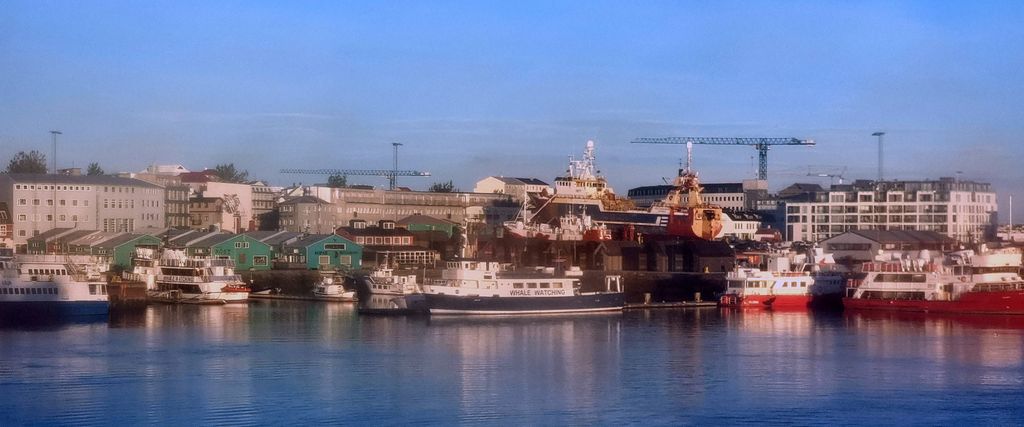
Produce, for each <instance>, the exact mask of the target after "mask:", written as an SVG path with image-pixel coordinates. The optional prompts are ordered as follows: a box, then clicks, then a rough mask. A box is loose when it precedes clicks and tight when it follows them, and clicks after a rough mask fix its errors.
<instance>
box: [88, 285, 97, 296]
mask: <svg viewBox="0 0 1024 427" xmlns="http://www.w3.org/2000/svg"><path fill="white" fill-rule="evenodd" d="M89 295H96V285H93V284H89Z"/></svg>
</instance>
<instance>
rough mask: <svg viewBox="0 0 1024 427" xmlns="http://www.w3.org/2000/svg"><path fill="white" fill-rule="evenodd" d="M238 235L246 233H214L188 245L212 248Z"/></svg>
mask: <svg viewBox="0 0 1024 427" xmlns="http://www.w3.org/2000/svg"><path fill="white" fill-rule="evenodd" d="M238 236H244V234H230V233H220V234H213V235H209V236H206V237H203V238H202V239H200V240H198V241H193V242H192V243H191V244H189V245H188V246H190V247H193V248H212V247H214V246H216V245H219V244H221V243H224V242H226V241H228V240H231V239H234V238H235V237H238ZM250 239H253V240H256V239H255V238H252V237H250ZM257 241H258V240H257ZM260 243H262V242H260ZM264 244H266V243H264Z"/></svg>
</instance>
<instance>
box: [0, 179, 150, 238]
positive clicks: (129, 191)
mask: <svg viewBox="0 0 1024 427" xmlns="http://www.w3.org/2000/svg"><path fill="white" fill-rule="evenodd" d="M0 202H5V203H7V206H8V207H9V209H10V211H11V218H12V219H13V227H14V237H13V239H14V244H15V245H18V246H20V245H24V244H25V243H27V240H28V238H29V237H32V236H35V235H38V234H40V233H42V232H44V231H46V230H50V229H52V228H83V229H92V230H101V231H115V232H132V231H135V230H138V229H143V228H147V227H152V228H162V227H164V215H165V213H164V189H163V188H162V187H160V186H158V185H155V184H151V183H148V182H145V181H141V180H137V179H131V178H120V177H115V176H65V175H44V174H0Z"/></svg>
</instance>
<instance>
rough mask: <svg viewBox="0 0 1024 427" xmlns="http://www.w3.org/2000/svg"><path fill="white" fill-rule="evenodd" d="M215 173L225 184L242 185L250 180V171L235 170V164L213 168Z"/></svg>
mask: <svg viewBox="0 0 1024 427" xmlns="http://www.w3.org/2000/svg"><path fill="white" fill-rule="evenodd" d="M213 171H214V172H215V173H216V174H217V177H218V178H220V180H221V181H223V182H237V183H242V182H245V181H246V180H247V179H249V171H247V170H241V171H240V170H238V169H235V164H234V163H226V164H223V165H217V166H214V167H213Z"/></svg>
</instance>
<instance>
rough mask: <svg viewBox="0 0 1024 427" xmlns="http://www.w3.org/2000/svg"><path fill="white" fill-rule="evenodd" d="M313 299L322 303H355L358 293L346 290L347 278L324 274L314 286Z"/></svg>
mask: <svg viewBox="0 0 1024 427" xmlns="http://www.w3.org/2000/svg"><path fill="white" fill-rule="evenodd" d="M313 297H315V298H316V299H318V300H322V301H341V302H351V301H355V300H356V299H357V298H356V291H354V290H351V289H347V288H345V278H344V277H342V276H339V275H336V274H324V275H323V276H321V279H320V281H319V282H316V283H315V284H313Z"/></svg>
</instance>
